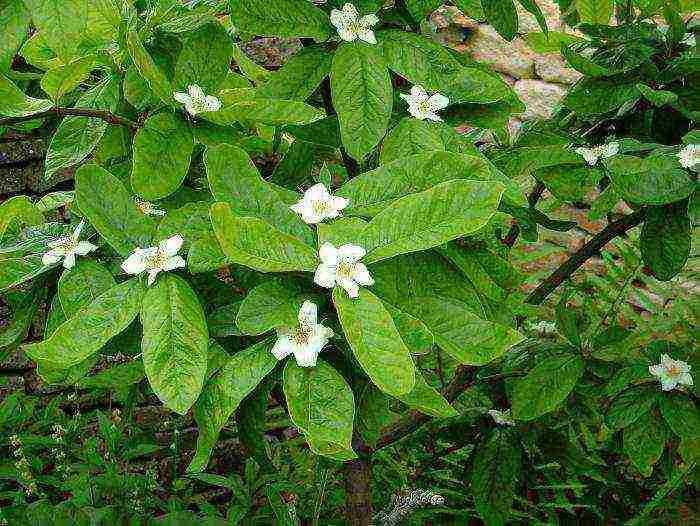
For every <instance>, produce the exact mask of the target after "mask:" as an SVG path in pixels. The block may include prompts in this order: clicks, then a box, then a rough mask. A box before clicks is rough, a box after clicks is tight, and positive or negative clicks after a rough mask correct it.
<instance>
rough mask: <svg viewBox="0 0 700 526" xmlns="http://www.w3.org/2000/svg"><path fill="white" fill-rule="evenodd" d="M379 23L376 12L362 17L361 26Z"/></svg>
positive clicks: (367, 26)
mask: <svg viewBox="0 0 700 526" xmlns="http://www.w3.org/2000/svg"><path fill="white" fill-rule="evenodd" d="M378 23H379V17H378V16H377V15H375V14H371V15H365V16H363V17H362V18H360V27H365V28H369V27H372V26H376V25H377V24H378Z"/></svg>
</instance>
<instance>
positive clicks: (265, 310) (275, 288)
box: [236, 279, 308, 335]
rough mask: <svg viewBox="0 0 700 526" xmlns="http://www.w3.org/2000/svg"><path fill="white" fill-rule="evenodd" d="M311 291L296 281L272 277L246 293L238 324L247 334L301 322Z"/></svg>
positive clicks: (238, 315) (260, 332)
mask: <svg viewBox="0 0 700 526" xmlns="http://www.w3.org/2000/svg"><path fill="white" fill-rule="evenodd" d="M307 298H308V294H304V293H303V291H302V290H301V289H300V287H299V285H298V283H296V282H294V281H292V280H281V279H271V280H269V281H266V282H264V283H262V284H260V285H258V286H257V287H255V288H254V289H253V290H251V291H250V293H249V294H248V295H247V296H246V298H245V299H244V300H243V302H242V303H241V305H240V308H239V309H238V314H237V316H236V325H237V326H238V327H239V328H240V330H241V331H243V333H244V334H250V335H258V334H264V333H266V332H267V331H269V330H271V329H276V328H278V327H282V326H288V327H294V326H296V325H297V323H298V322H297V319H298V315H299V308H300V307H301V305H302V303H304V300H305V299H307Z"/></svg>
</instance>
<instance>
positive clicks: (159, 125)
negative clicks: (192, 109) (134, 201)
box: [131, 113, 194, 201]
mask: <svg viewBox="0 0 700 526" xmlns="http://www.w3.org/2000/svg"><path fill="white" fill-rule="evenodd" d="M193 148H194V139H193V137H192V132H191V131H190V129H189V126H188V124H187V122H185V121H184V120H183V118H182V117H180V116H177V115H174V114H172V113H159V114H157V115H154V116H152V117H149V118H148V120H147V121H146V122H145V123H144V126H143V127H142V128H141V129H139V131H138V133H137V134H136V137H134V167H133V169H132V171H131V185H132V186H133V188H134V191H135V192H136V193H137V194H139V195H140V196H141V197H143V198H144V199H146V200H147V201H154V200H156V199H162V198H163V197H167V196H169V195H170V194H172V193H174V192H175V191H176V190H177V189H178V188H179V187H180V185H182V182H183V181H184V180H185V177H186V176H187V171H188V170H189V168H190V160H191V157H192V149H193Z"/></svg>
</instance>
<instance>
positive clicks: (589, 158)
mask: <svg viewBox="0 0 700 526" xmlns="http://www.w3.org/2000/svg"><path fill="white" fill-rule="evenodd" d="M575 152H576V153H577V154H579V155H581V156H583V159H584V160H585V161H586V162H587V163H588V164H590V165H591V166H593V165H594V164H596V163H597V162H598V156H597V155H596V154H595V152H594V151H593V150H591V149H589V148H576V150H575Z"/></svg>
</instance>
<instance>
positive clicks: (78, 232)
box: [73, 221, 85, 239]
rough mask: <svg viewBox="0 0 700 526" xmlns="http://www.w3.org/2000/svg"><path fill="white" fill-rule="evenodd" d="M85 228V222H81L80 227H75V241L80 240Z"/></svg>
mask: <svg viewBox="0 0 700 526" xmlns="http://www.w3.org/2000/svg"><path fill="white" fill-rule="evenodd" d="M84 226H85V221H81V222H80V223H78V226H76V227H75V230H74V231H73V239H78V238H79V237H80V234H81V233H82V232H83V227H84Z"/></svg>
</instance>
